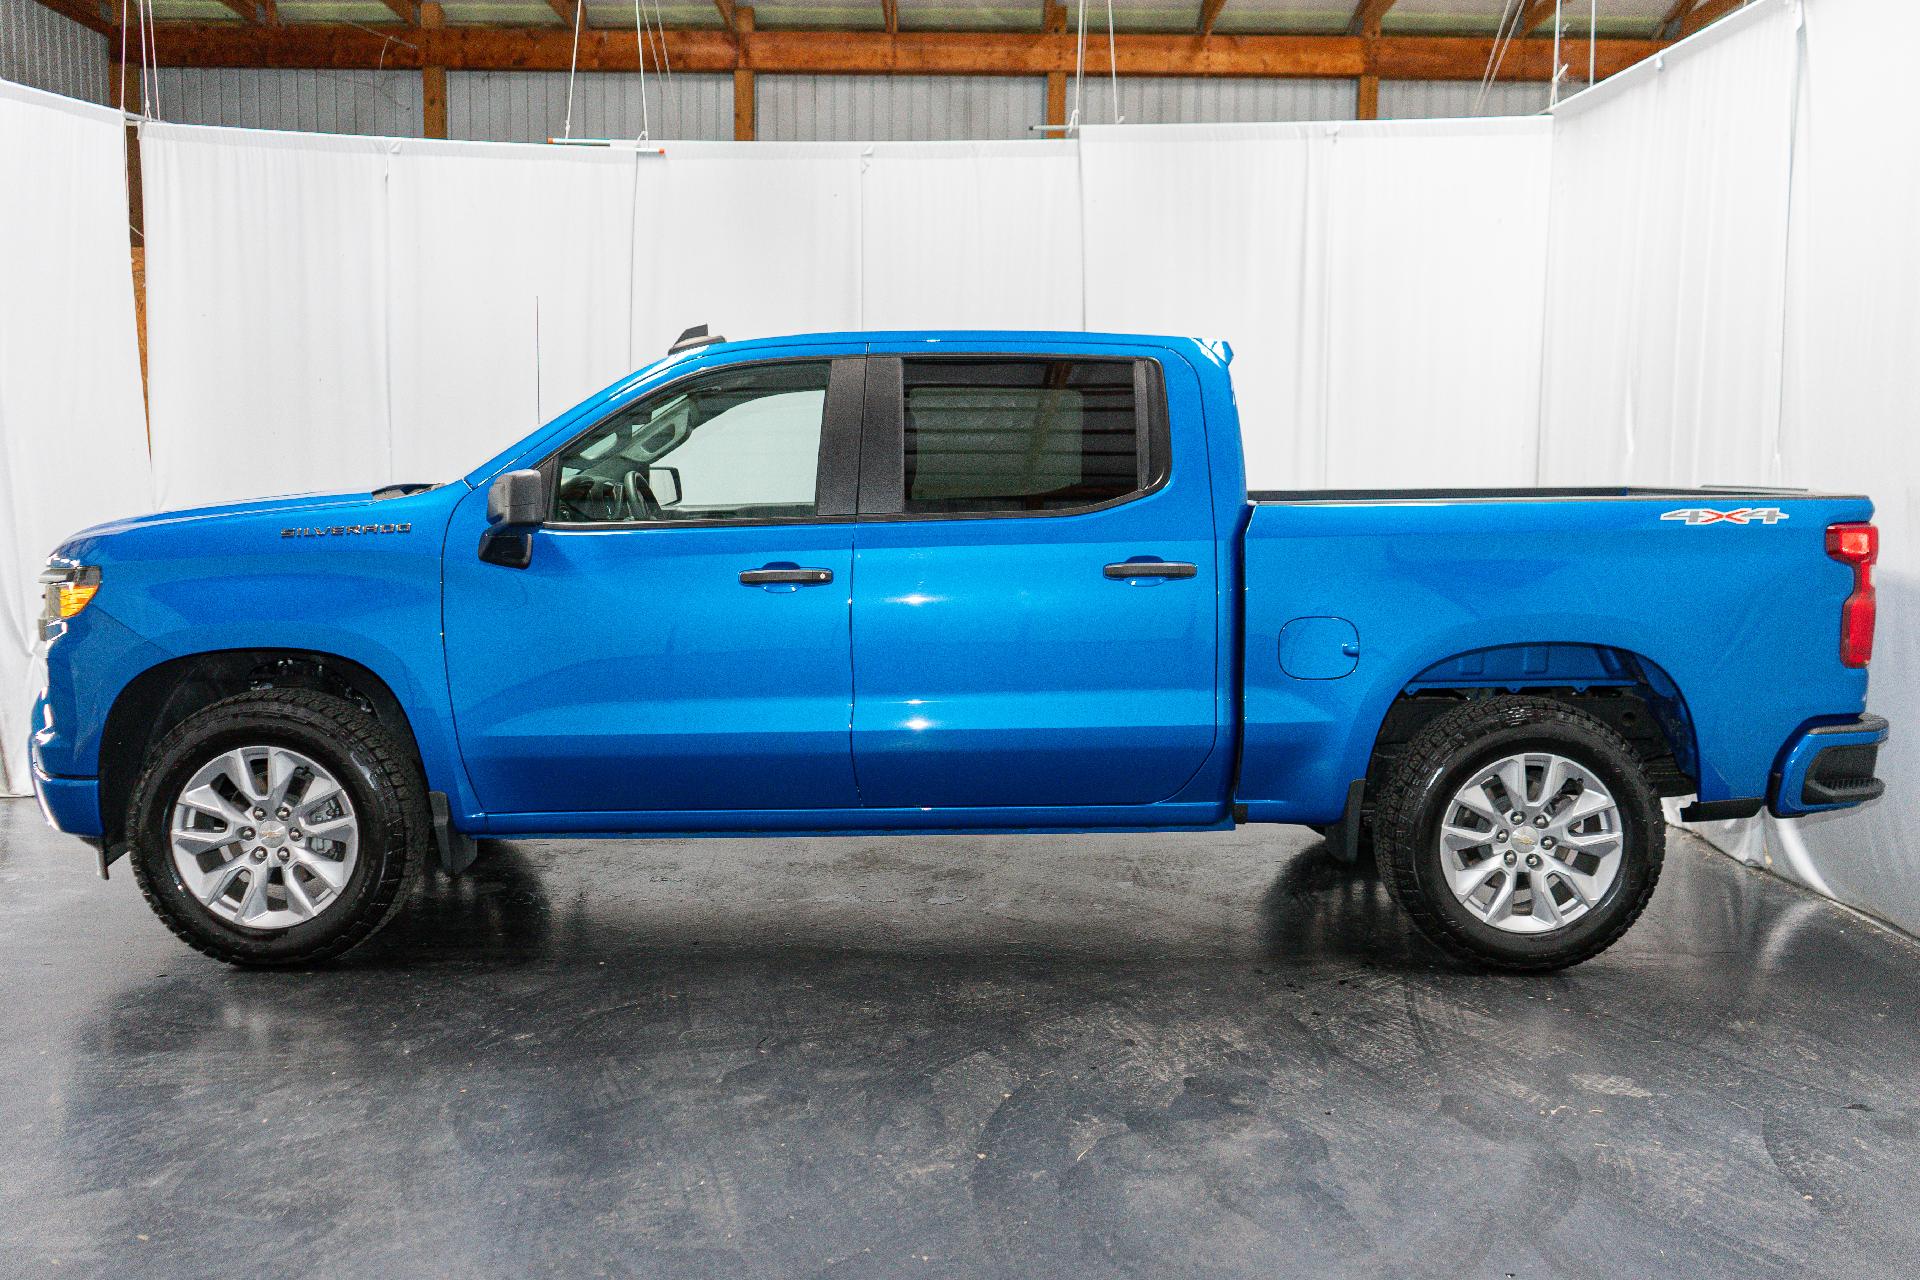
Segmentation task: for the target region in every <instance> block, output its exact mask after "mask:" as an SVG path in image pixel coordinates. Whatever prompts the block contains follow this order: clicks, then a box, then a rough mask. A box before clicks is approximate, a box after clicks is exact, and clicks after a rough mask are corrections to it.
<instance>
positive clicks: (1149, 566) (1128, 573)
mask: <svg viewBox="0 0 1920 1280" xmlns="http://www.w3.org/2000/svg"><path fill="white" fill-rule="evenodd" d="M1197 572H1199V571H1198V570H1197V569H1195V568H1194V567H1193V566H1192V565H1190V564H1188V563H1186V562H1185V561H1182V560H1122V561H1121V562H1120V563H1119V564H1110V565H1108V566H1107V569H1106V573H1107V576H1108V577H1109V578H1121V579H1125V578H1191V577H1192V576H1193V575H1194V574H1195V573H1197Z"/></svg>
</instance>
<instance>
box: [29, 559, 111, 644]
mask: <svg viewBox="0 0 1920 1280" xmlns="http://www.w3.org/2000/svg"><path fill="white" fill-rule="evenodd" d="M40 583H41V585H42V586H43V587H45V588H46V592H47V603H46V608H45V610H44V611H43V612H42V613H41V614H40V638H41V639H42V640H45V639H48V638H49V637H50V636H51V635H52V634H53V629H54V627H55V626H56V625H58V624H59V623H62V622H65V621H66V620H67V619H68V618H71V617H73V616H74V615H75V614H77V613H79V612H80V611H81V610H82V609H84V608H86V607H87V605H88V604H90V603H92V601H93V597H94V593H96V592H97V591H99V590H100V570H99V569H97V568H95V567H94V566H93V565H85V564H68V565H63V564H52V565H48V566H47V571H46V572H45V573H43V574H41V575H40Z"/></svg>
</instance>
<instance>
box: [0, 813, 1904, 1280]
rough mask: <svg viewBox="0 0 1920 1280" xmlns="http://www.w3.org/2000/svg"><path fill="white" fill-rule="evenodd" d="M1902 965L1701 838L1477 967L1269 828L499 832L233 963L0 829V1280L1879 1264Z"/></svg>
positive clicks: (1898, 943)
mask: <svg viewBox="0 0 1920 1280" xmlns="http://www.w3.org/2000/svg"><path fill="white" fill-rule="evenodd" d="M1917 979H1920V947H1916V946H1915V945H1913V944H1912V943H1911V942H1909V941H1907V940H1905V939H1903V938H1901V937H1899V936H1897V935H1895V934H1892V933H1889V932H1887V931H1885V930H1883V929H1880V928H1878V927H1876V926H1873V925H1871V924H1868V923H1866V922H1864V921H1862V920H1861V919H1860V918H1858V917H1856V916H1853V915H1851V914H1849V913H1847V912H1845V911H1842V910H1841V909H1839V908H1837V907H1833V906H1831V905H1829V904H1827V903H1824V902H1822V901H1819V900H1817V899H1814V898H1812V897H1809V896H1807V895H1805V894H1802V893H1800V892H1798V891H1796V890H1794V889H1792V888H1790V887H1788V886H1787V885H1785V884H1783V883H1781V882H1779V881H1777V880H1773V879H1769V878H1767V877H1765V876H1762V875H1759V874H1757V873H1754V872H1750V871H1747V870H1744V869H1742V868H1740V867H1739V866H1737V865H1736V864H1734V863H1733V862H1731V861H1729V860H1727V859H1725V858H1723V857H1721V856H1720V855H1718V854H1715V853H1712V852H1710V851H1708V850H1706V849H1705V848H1704V846H1700V845H1698V844H1696V843H1694V842H1692V841H1691V840H1690V839H1688V838H1685V837H1676V838H1675V840H1674V847H1673V850H1672V853H1671V854H1670V855H1669V860H1668V868H1667V874H1666V878H1665V880H1664V882H1663V883H1662V885H1661V887H1660V891H1659V893H1658V895H1657V896H1656V897H1655V899H1654V904H1653V907H1652V909H1651V910H1650V911H1649V912H1648V914H1647V916H1646V917H1645V919H1643V920H1642V921H1641V923H1640V925H1639V926H1638V928H1637V929H1636V930H1635V931H1634V932H1633V933H1632V934H1631V935H1629V937H1628V939H1627V940H1626V941H1625V942H1624V943H1623V944H1621V945H1620V946H1617V947H1615V948H1614V949H1613V950H1612V951H1611V952H1609V953H1608V954H1606V955H1604V956H1602V957H1601V958H1600V959H1598V960H1596V961H1593V962H1591V963H1589V964H1587V965H1585V966H1583V967H1581V968H1579V969H1576V970H1574V971H1572V972H1569V973H1566V974H1562V975H1557V976H1552V977H1545V978H1537V977H1535V978H1509V977H1493V976H1487V975H1482V974H1474V973H1467V972H1463V971H1460V970H1458V969H1456V968H1454V967H1452V966H1450V965H1449V964H1447V963H1446V962H1444V961H1443V960H1441V959H1440V958H1439V957H1438V956H1437V955H1436V954H1435V953H1433V952H1432V951H1430V950H1429V949H1428V948H1427V947H1426V946H1425V945H1424V944H1421V943H1419V942H1418V941H1417V940H1415V939H1413V938H1411V937H1410V936H1409V933H1408V928H1407V926H1406V924H1405V922H1404V920H1403V919H1402V917H1401V916H1400V915H1399V914H1398V913H1397V912H1396V911H1395V909H1394V908H1393V907H1392V905H1391V903H1389V902H1388V901H1387V899H1386V897H1385V895H1384V893H1383V891H1382V890H1381V889H1380V887H1379V886H1378V884H1377V883H1376V882H1374V881H1372V880H1371V879H1370V878H1368V877H1367V876H1365V875H1364V874H1357V873H1351V872H1348V871H1347V870H1346V869H1344V868H1341V867H1338V866H1337V865H1335V864H1332V863H1330V862H1329V861H1328V860H1327V858H1326V856H1325V854H1324V851H1323V850H1322V849H1321V847H1320V846H1319V844H1318V843H1317V842H1315V841H1313V840H1312V839H1311V837H1310V836H1308V835H1306V834H1305V833H1301V832H1295V831H1293V830H1290V829H1278V828H1249V829H1246V830H1243V831H1240V832H1235V833H1230V834H1219V835H1200V836H1180V837H1164V836H1086V837H1071V838H1050V839H1048V838H1029V839H1000V838H959V837H944V838H907V839H897V840H895V839H874V840H787V839H776V840H764V841H719V840H715V841H696V842H688V843H678V844H675V843H665V842H648V843H639V844H629V845H620V844H584V843H583V844H574V843H538V842H530V843H524V844H512V845H505V844H503V845H493V846H489V847H488V848H487V851H486V853H485V854H484V855H483V860H482V862H481V864H480V866H478V867H477V868H476V869H475V874H473V875H472V876H471V877H469V878H466V879H464V880H462V881H458V882H452V883H449V882H447V881H444V880H440V879H434V880H430V881H429V882H428V883H427V884H426V885H425V887H424V889H423V891H422V893H421V895H420V896H419V898H418V899H417V900H416V901H415V902H414V904H413V905H412V907H411V908H410V909H409V911H408V912H407V913H406V914H405V915H403V916H402V917H401V918H400V919H399V920H398V921H396V922H395V924H394V925H393V926H392V927H391V928H389V929H388V931H387V932H386V933H385V934H383V935H382V936H381V937H380V938H379V939H378V940H377V941H376V942H375V943H373V944H372V945H371V946H369V947H368V948H365V949H363V950H362V951H361V952H359V953H356V954H355V955H354V956H352V957H350V958H349V959H348V960H347V961H346V962H343V963H340V964H338V965H336V966H335V967H333V968H330V969H326V970H321V971H316V972H309V973H283V974H261V973H248V972H242V971H237V970H233V969H229V968H226V967H224V966H222V965H219V964H216V963H214V962H212V961H209V960H206V959H203V958H202V957H200V956H198V955H197V954H195V953H193V952H190V951H188V950H187V949H186V948H184V947H182V946H181V945H179V944H178V943H176V942H175V941H174V940H173V939H172V937H171V936H170V935H169V934H167V933H166V932H165V931H164V930H163V929H162V928H161V926H160V925H159V923H158V922H157V921H155V920H153V919H151V918H150V917H149V915H148V913H147V909H146V906H145V904H144V903H143V902H142V901H141V900H140V897H139V894H138V892H137V890H136V889H135V887H134V885H133V882H132V879H131V877H130V876H129V875H128V874H126V873H125V872H124V871H120V872H118V873H117V874H116V875H115V877H114V879H113V881H112V882H111V883H110V884H102V883H100V882H99V881H98V880H97V879H95V878H93V877H92V874H91V870H90V863H89V854H88V851H87V850H86V849H85V848H83V847H82V846H81V845H79V844H78V843H77V842H73V841H69V840H67V839H66V838H64V837H59V836H55V835H53V834H52V833H50V832H48V831H46V830H44V829H43V828H42V827H41V826H40V823H39V816H38V814H37V812H36V811H35V810H34V809H33V808H32V807H31V806H30V805H28V804H25V803H0V982H3V983H4V992H5V996H4V1002H3V1003H0V1133H3V1134H4V1135H5V1136H4V1140H3V1142H0V1275H7V1276H37V1275H46V1274H57V1275H71V1274H138V1275H142V1276H183V1277H185V1276H191V1277H205V1276H215V1275H223V1274H225V1275H230V1274H240V1273H243V1272H244V1273H247V1274H253V1273H256V1272H258V1271H259V1270H260V1269H261V1268H262V1267H263V1265H264V1266H268V1267H271V1268H272V1269H274V1270H286V1269H289V1268H292V1269H298V1270H300V1271H310V1272H311V1273H312V1274H316V1275H332V1276H354V1277H364V1276H374V1275H386V1274H395V1275H408V1276H421V1275H446V1276H461V1277H473V1276H511V1277H524V1276H539V1275H560V1274H564V1275H602V1274H610V1275H662V1276H675V1277H680V1276H695V1277H697V1276H715V1277H722V1276H724V1277H754V1276H764V1277H779V1278H780V1280H787V1278H789V1277H802V1276H834V1277H862V1276H896V1275H903V1274H905V1275H928V1276H940V1277H965V1276H1020V1277H1054V1276H1059V1277H1067V1276H1071V1277H1075V1278H1076V1280H1081V1278H1086V1277H1100V1276H1119V1275H1126V1276H1148V1277H1156V1278H1158V1277H1171V1276H1189V1275H1205V1276H1238V1275H1256V1274H1258V1275H1275V1274H1325V1275H1352V1276H1365V1277H1378V1276H1386V1275H1391V1276H1420V1275H1430V1276H1436V1277H1439V1276H1445V1277H1468V1276H1489V1277H1496V1278H1500V1277H1506V1276H1528V1277H1531V1276H1546V1275H1567V1276H1596V1277H1599V1276H1607V1277H1613V1276H1679V1277H1712V1276H1728V1277H1736V1276H1737V1277H1742V1278H1749V1277H1755V1276H1765V1275H1786V1274H1809V1273H1811V1274H1823V1275H1834V1274H1842V1273H1845V1274H1850V1275H1889V1276H1891V1275H1906V1276H1911V1275H1914V1274H1916V1272H1920V1220H1916V1217H1915V1215H1914V1213H1913V1207H1914V1205H1915V1204H1916V1203H1920V1096H1916V1089H1915V1081H1916V1080H1920V1020H1917V1019H1916V1018H1915V1016H1914V1012H1913V1001H1914V995H1915V991H1916V980H1917Z"/></svg>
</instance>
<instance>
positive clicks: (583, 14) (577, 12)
mask: <svg viewBox="0 0 1920 1280" xmlns="http://www.w3.org/2000/svg"><path fill="white" fill-rule="evenodd" d="M586 21H587V0H573V57H572V58H571V59H569V60H568V62H567V118H566V121H565V123H563V124H562V125H561V126H560V136H561V137H563V138H571V137H573V77H574V75H575V73H576V72H578V71H579V70H580V28H581V27H583V26H585V25H586Z"/></svg>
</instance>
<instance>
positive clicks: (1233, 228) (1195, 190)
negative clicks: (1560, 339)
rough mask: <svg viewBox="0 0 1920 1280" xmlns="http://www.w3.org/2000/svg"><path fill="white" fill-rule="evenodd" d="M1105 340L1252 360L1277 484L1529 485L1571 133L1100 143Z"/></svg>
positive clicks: (1259, 431)
mask: <svg viewBox="0 0 1920 1280" xmlns="http://www.w3.org/2000/svg"><path fill="white" fill-rule="evenodd" d="M1081 156H1082V169H1083V182H1084V199H1085V204H1086V215H1085V232H1084V234H1085V236H1086V246H1087V247H1086V255H1087V269H1086V291H1087V327H1089V328H1092V329H1115V330H1121V331H1131V332H1140V331H1146V332H1154V333H1192V334H1196V335H1201V336H1207V337H1220V338H1225V339H1226V340H1227V341H1229V342H1230V343H1231V344H1232V345H1233V349H1234V364H1233V374H1234V386H1235V389H1236V392H1237V394H1238V396H1239V402H1240V416H1241V423H1242V429H1243V432H1244V435H1245V439H1246V453H1247V470H1248V474H1249V477H1250V480H1251V482H1252V483H1253V484H1254V485H1255V486H1256V487H1309V486H1323V485H1324V486H1331V487H1336V488H1337V487H1343V486H1353V485H1367V484H1372V485H1395V484H1400V485H1423V486H1434V485H1492V484H1529V483H1531V482H1532V480H1533V473H1534V441H1535V437H1536V433H1537V421H1538V412H1539V406H1538V382H1537V380H1536V373H1537V370H1538V367H1539V351H1540V340H1541V308H1542V305H1543V301H1544V291H1543V283H1542V260H1543V259H1542V255H1543V252H1544V247H1545V243H1546V230H1545V229H1546V221H1547V218H1546V211H1547V179H1548V171H1549V164H1550V156H1551V134H1550V123H1549V122H1548V121H1547V120H1545V119H1539V120H1496V121H1394V122H1376V123H1367V124H1339V125H1325V124H1321V125H1209V126H1197V127H1196V126H1180V125H1170V126H1154V127H1144V128H1141V127H1127V126H1120V127H1100V128H1088V129H1086V130H1085V131H1084V136H1083V139H1082V142H1081Z"/></svg>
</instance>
